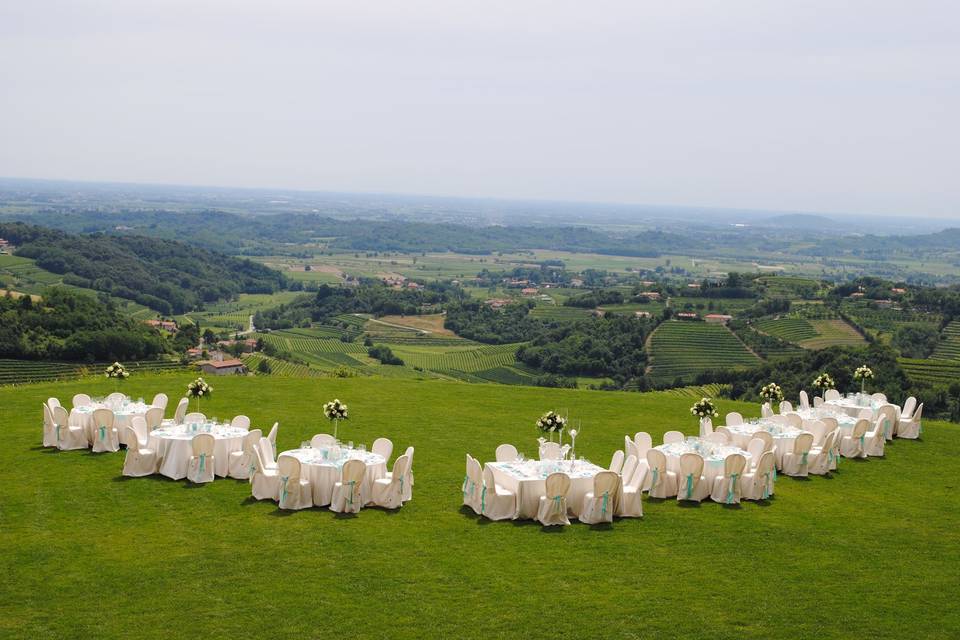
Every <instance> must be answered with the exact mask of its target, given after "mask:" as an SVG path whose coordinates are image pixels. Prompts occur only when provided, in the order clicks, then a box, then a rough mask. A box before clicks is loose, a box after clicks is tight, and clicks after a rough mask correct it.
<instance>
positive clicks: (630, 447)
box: [621, 436, 640, 473]
mask: <svg viewBox="0 0 960 640" xmlns="http://www.w3.org/2000/svg"><path fill="white" fill-rule="evenodd" d="M623 454H624V455H625V456H626V457H627V458H629V457H630V456H633V458H634V460H639V459H640V450H639V449H637V444H636V443H635V442H634V441H633V438H631V437H630V436H624V437H623ZM621 473H622V472H621Z"/></svg>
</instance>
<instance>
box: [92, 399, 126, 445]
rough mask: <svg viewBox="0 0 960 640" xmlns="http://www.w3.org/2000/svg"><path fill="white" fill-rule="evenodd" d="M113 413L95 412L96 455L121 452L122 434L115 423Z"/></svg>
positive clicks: (94, 435) (100, 410)
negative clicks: (118, 431)
mask: <svg viewBox="0 0 960 640" xmlns="http://www.w3.org/2000/svg"><path fill="white" fill-rule="evenodd" d="M114 420H115V418H114V415H113V411H110V409H96V410H94V412H93V443H92V444H93V447H92V449H93V451H94V453H103V452H114V451H119V450H120V434H119V433H117V428H116V427H114V426H113V423H114Z"/></svg>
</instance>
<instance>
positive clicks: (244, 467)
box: [227, 429, 263, 480]
mask: <svg viewBox="0 0 960 640" xmlns="http://www.w3.org/2000/svg"><path fill="white" fill-rule="evenodd" d="M262 437H263V432H262V431H260V429H252V430H250V431H248V432H247V435H245V436H243V448H242V449H240V451H231V452H230V454H229V455H228V456H227V475H228V476H230V477H231V478H236V479H237V480H249V479H250V476H251V475H253V472H254V471H256V469H257V456H256V454H255V453H254V452H253V450H254V449H255V448H256V447H257V443H258V442H260V438H262Z"/></svg>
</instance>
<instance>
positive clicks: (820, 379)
mask: <svg viewBox="0 0 960 640" xmlns="http://www.w3.org/2000/svg"><path fill="white" fill-rule="evenodd" d="M813 386H814V387H816V388H817V389H820V390H821V391H826V390H827V389H833V388H835V387H836V386H837V384H836V383H835V382H834V381H833V378H831V377H830V374H829V373H821V374H820V375H818V376H817V377H816V378H814V379H813Z"/></svg>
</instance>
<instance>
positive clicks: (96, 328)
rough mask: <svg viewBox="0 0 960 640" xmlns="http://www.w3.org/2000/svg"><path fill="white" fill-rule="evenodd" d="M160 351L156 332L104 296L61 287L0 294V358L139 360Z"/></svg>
mask: <svg viewBox="0 0 960 640" xmlns="http://www.w3.org/2000/svg"><path fill="white" fill-rule="evenodd" d="M164 350H165V346H164V341H163V338H161V336H160V334H158V333H157V332H156V331H154V330H153V329H151V328H150V327H148V326H146V325H145V324H143V323H141V322H137V321H135V320H131V319H130V318H128V317H126V316H125V315H123V314H122V313H121V312H120V311H118V310H117V309H116V307H114V306H113V305H112V304H111V303H110V301H109V299H101V300H98V299H96V298H94V297H92V296H87V295H82V294H78V293H75V292H72V291H70V290H68V289H64V288H62V287H54V288H51V289H49V290H48V291H46V292H45V293H44V295H43V298H42V300H40V301H33V300H32V299H31V298H30V296H23V297H21V298H13V297H12V296H10V295H9V294H8V295H6V296H3V297H0V357H2V358H23V359H28V360H72V361H87V362H93V361H95V360H101V361H102V360H141V359H147V358H153V357H156V356H157V355H159V354H161V353H163V352H164Z"/></svg>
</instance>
